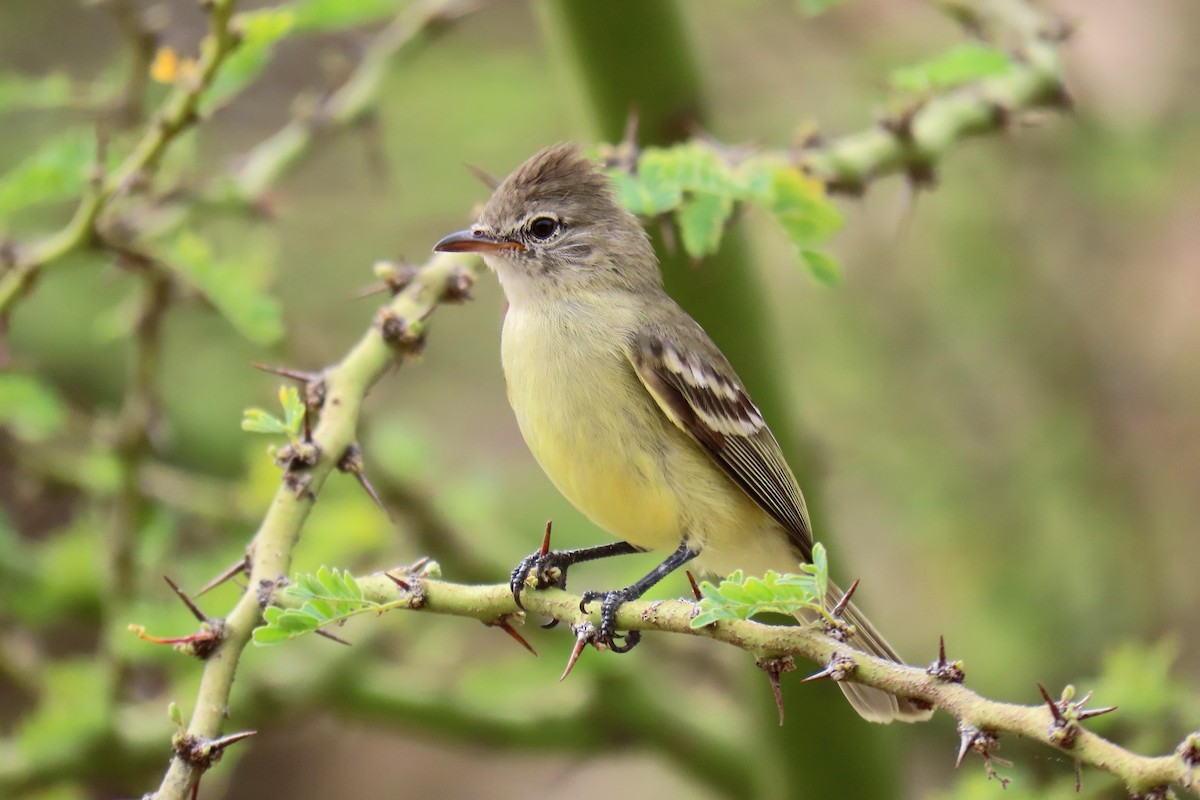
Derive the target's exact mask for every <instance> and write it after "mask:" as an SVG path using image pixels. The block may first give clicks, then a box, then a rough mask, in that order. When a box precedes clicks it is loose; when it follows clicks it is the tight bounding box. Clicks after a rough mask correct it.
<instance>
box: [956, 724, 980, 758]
mask: <svg viewBox="0 0 1200 800" xmlns="http://www.w3.org/2000/svg"><path fill="white" fill-rule="evenodd" d="M958 736H959V744H958V758H956V759H954V768H955V769H958V768H959V767H961V766H962V763H963V760H964V759H965V758H966V757H967V753H968V752H969V751H970V750H971V746H972V745H974V744H975V739H976V738H977V737H978V736H979V729H978V728H974V727H972V726H970V725H964V724H962V723H961V722H960V723H959V725H958Z"/></svg>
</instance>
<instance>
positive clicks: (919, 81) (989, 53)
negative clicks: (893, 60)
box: [888, 42, 1013, 94]
mask: <svg viewBox="0 0 1200 800" xmlns="http://www.w3.org/2000/svg"><path fill="white" fill-rule="evenodd" d="M1012 68H1013V62H1012V61H1011V60H1010V59H1009V57H1008V56H1007V55H1006V54H1005V53H1003V52H1001V51H1000V50H997V49H995V48H993V47H989V46H988V45H986V44H983V43H982V42H966V43H964V44H960V45H957V46H956V47H953V48H951V49H950V50H948V51H946V52H945V53H942V54H941V55H939V56H937V57H935V58H932V59H930V60H929V61H924V62H922V63H920V64H915V65H913V66H911V67H903V68H901V69H896V70H893V71H892V73H891V75H889V76H888V83H890V84H891V85H892V86H893V87H895V88H896V89H899V90H901V91H907V92H917V93H922V94H924V93H928V92H933V91H939V90H946V89H953V88H954V87H956V86H961V85H963V84H965V83H972V82H974V81H977V80H980V79H981V78H989V77H992V76H994V75H1003V74H1005V73H1006V72H1008V71H1010V70H1011V69H1012Z"/></svg>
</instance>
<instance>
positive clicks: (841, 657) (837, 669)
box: [800, 652, 858, 683]
mask: <svg viewBox="0 0 1200 800" xmlns="http://www.w3.org/2000/svg"><path fill="white" fill-rule="evenodd" d="M857 666H858V664H857V663H856V662H855V661H854V659H853V658H852V657H851V656H848V655H846V654H844V653H836V652H835V653H834V654H833V655H831V656H830V657H829V663H828V664H826V665H825V668H824V669H821V670H818V671H817V672H814V673H813V674H812V675H809V676H808V677H807V678H805V679H804V680H802V681H800V682H801V683H809V682H810V681H819V680H821V679H823V678H830V679H832V680H835V681H844V680H846V678H848V677H850V673H852V672H854V668H855V667H857Z"/></svg>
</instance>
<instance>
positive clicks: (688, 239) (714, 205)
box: [675, 192, 733, 259]
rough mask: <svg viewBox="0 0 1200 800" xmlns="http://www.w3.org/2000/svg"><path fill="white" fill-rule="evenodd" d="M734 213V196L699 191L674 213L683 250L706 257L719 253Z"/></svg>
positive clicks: (696, 255)
mask: <svg viewBox="0 0 1200 800" xmlns="http://www.w3.org/2000/svg"><path fill="white" fill-rule="evenodd" d="M732 213H733V199H732V198H730V197H729V196H728V195H717V194H710V193H709V192H697V193H695V194H693V195H691V196H690V197H688V199H687V200H686V201H684V204H683V206H682V207H680V209H679V210H678V211H677V212H675V219H676V220H677V221H678V223H679V235H680V238H681V239H682V240H683V249H684V250H685V251H686V252H687V254H688V255H689V256H691V257H692V258H696V259H699V258H703V257H704V256H707V255H712V254H713V253H715V252H717V248H718V247H720V245H721V235H722V234H723V233H724V232H725V223H726V222H727V221H728V220H729V215H730V214H732Z"/></svg>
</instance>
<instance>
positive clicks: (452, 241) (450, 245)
mask: <svg viewBox="0 0 1200 800" xmlns="http://www.w3.org/2000/svg"><path fill="white" fill-rule="evenodd" d="M433 249H434V251H435V252H438V253H494V252H496V251H497V250H524V249H525V248H524V247H523V246H522V245H521V244H520V243H518V242H510V241H507V240H505V239H497V238H495V237H492V236H488V235H487V234H486V233H484V232H483V231H481V230H465V231H459V232H458V233H452V234H450V235H449V236H447V237H446V238H444V239H442V240H441V241H440V242H438V243H437V244H435V245H434V246H433Z"/></svg>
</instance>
